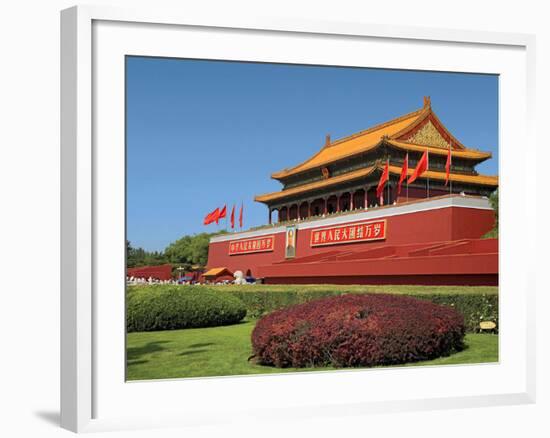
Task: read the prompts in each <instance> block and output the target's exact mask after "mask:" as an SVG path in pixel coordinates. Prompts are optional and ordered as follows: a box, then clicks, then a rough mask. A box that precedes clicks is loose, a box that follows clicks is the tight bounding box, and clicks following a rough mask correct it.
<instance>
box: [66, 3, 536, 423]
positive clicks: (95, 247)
mask: <svg viewBox="0 0 550 438" xmlns="http://www.w3.org/2000/svg"><path fill="white" fill-rule="evenodd" d="M186 39H187V40H186ZM182 41H192V42H193V44H192V45H191V44H190V45H189V47H188V46H186V45H185V44H182ZM220 41H226V42H227V44H220ZM534 46H535V39H534V36H531V35H523V34H522V35H519V34H506V33H490V32H482V31H479V32H478V31H460V30H450V29H425V28H417V27H401V26H387V25H383V24H380V25H372V24H365V23H360V22H357V23H342V22H318V21H312V20H305V19H296V18H288V19H286V18H285V19H283V18H274V17H264V18H258V17H246V16H243V15H242V14H235V15H233V16H223V17H219V16H216V15H215V14H212V15H209V16H200V15H194V13H193V12H192V11H186V12H185V13H182V12H181V11H162V10H156V9H150V10H127V9H117V8H109V7H103V6H101V7H95V6H85V7H82V6H78V7H73V8H70V9H67V10H64V11H62V13H61V121H62V126H61V150H62V154H61V172H62V174H61V251H62V256H61V265H62V271H61V425H62V427H64V428H66V429H69V430H72V431H76V432H82V431H101V430H112V429H120V428H123V429H126V428H148V427H162V426H185V425H190V424H208V423H212V422H213V421H214V420H213V418H215V421H216V422H223V421H229V419H231V421H233V422H234V421H240V420H242V421H245V420H246V419H247V418H250V417H251V416H252V417H254V418H256V419H258V418H260V419H261V418H274V416H279V417H280V416H281V415H283V416H288V417H292V418H306V417H311V416H312V415H313V416H315V415H319V416H327V415H342V414H344V413H345V414H347V415H349V414H355V415H361V414H362V413H365V412H395V411H403V410H413V409H441V408H456V407H475V406H488V405H503V404H520V403H532V402H534V400H535V347H534V346H535V340H534V324H535V320H534V316H535V311H534V287H533V285H534V278H535V275H534V274H535V273H534V272H533V268H532V266H535V264H534V263H530V261H532V260H531V259H532V258H534V257H535V255H534V254H535V253H534V252H532V251H530V249H532V248H534V246H535V243H534V238H535V237H534V236H535V235H536V233H535V231H534V230H535V222H536V221H535V213H534V211H533V209H528V208H522V206H523V205H524V203H525V205H527V203H530V204H531V205H534V199H535V197H536V189H534V190H529V191H527V192H524V191H523V189H522V188H523V187H524V184H528V185H529V186H530V187H536V184H535V179H536V175H535V174H534V171H533V170H532V169H530V170H529V169H528V163H527V161H526V160H525V158H524V157H526V156H528V157H529V162H532V161H533V160H534V159H535V157H536V147H535V140H534V136H533V128H532V124H533V119H534V114H533V111H534ZM266 47H269V50H268V51H266ZM321 48H322V50H321ZM405 48H406V50H405ZM291 49H292V50H291ZM348 49H349V50H348ZM356 49H361V50H358V51H356V52H355V53H362V54H361V55H355V56H357V58H356V59H355V60H354V61H352V59H353V58H351V57H352V56H354V52H353V50H356ZM185 50H187V52H185ZM300 50H301V51H302V52H300ZM390 50H391V52H392V53H391V54H392V55H393V56H388V53H387V52H388V51H390ZM306 51H307V53H308V55H307V59H306V57H305V55H304V53H306ZM364 51H366V52H368V53H369V59H365V54H364ZM423 53H424V54H425V55H426V56H418V55H419V54H423ZM126 54H131V55H136V54H137V55H145V56H175V57H199V58H205V59H214V58H215V59H236V60H237V59H238V60H252V61H253V60H256V61H273V62H291V63H292V62H294V63H306V64H307V63H316V64H326V65H356V66H372V67H387V68H412V69H424V70H445V71H464V72H467V71H476V72H486V73H494V74H499V75H501V84H500V99H499V108H500V148H501V154H500V155H501V158H500V181H501V186H502V190H501V192H500V214H501V219H500V235H501V241H500V251H501V254H500V267H501V277H500V278H501V293H500V300H501V310H500V312H501V315H500V321H501V326H500V333H501V340H500V352H501V359H500V362H499V363H498V364H493V365H488V364H485V365H471V366H446V367H425V368H424V369H422V368H420V367H413V368H411V369H406V370H405V369H401V370H397V369H392V370H385V369H380V370H366V371H365V370H362V371H340V372H332V373H307V374H308V375H304V374H300V375H284V376H283V375H278V376H259V377H258V376H249V377H223V378H209V379H206V378H205V379H184V380H181V379H180V380H173V381H158V382H136V383H125V382H124V374H123V371H121V370H123V368H124V360H123V358H124V339H123V338H124V324H123V321H124V296H123V295H122V296H120V294H118V292H120V287H121V285H123V284H124V266H125V265H124V240H123V239H119V238H120V236H121V234H120V232H121V231H122V232H123V231H124V214H123V210H124V190H123V187H124V141H122V142H121V141H120V140H121V138H122V139H123V137H121V135H122V136H123V131H124V126H123V124H122V125H121V124H120V121H121V119H120V117H121V114H122V115H123V112H124V100H123V99H122V100H121V96H123V95H124V90H123V88H124V86H123V85H124V75H123V74H121V72H122V73H123V69H122V70H121V66H123V64H124V62H123V59H121V56H122V57H123V56H125V55H126ZM395 54H399V56H398V57H396V56H395ZM415 55H416V56H417V57H416V58H415ZM518 142H521V144H522V148H523V150H524V151H525V153H524V154H523V156H524V157H523V158H522V157H521V156H520V157H516V159H515V160H514V161H513V162H511V160H506V157H508V156H510V154H511V153H512V149H511V148H512V147H513V145H514V144H518ZM515 182H518V184H515ZM519 182H521V184H520V183H519ZM107 213H108V216H109V218H108V219H109V220H106V219H107V217H106V214H107ZM121 214H122V216H121ZM520 226H523V227H526V229H528V230H529V232H528V233H527V235H525V234H522V235H519V234H518V233H514V232H513V231H514V230H515V229H517V227H520ZM107 289H109V291H110V293H109V294H107V293H106V291H107ZM113 291H114V292H113ZM121 321H122V324H121ZM113 333H115V335H113ZM116 333H120V336H117V335H116ZM513 351H515V353H514V354H512V352H513ZM121 373H122V374H121ZM389 379H391V381H393V382H394V384H393V385H388V382H389ZM400 383H401V384H400ZM361 385H368V388H370V390H369V391H368V392H366V391H365V392H361V391H350V390H349V389H351V388H361ZM320 387H322V388H323V391H319V388H320ZM474 387H475V388H476V389H475V390H474ZM182 388H185V391H186V393H188V394H193V399H192V403H189V402H188V401H187V402H186V401H185V400H181V397H179V398H178V394H181V390H182ZM235 388H242V390H243V392H244V393H245V394H246V395H247V396H248V397H250V398H251V401H250V402H249V401H248V400H247V399H246V398H244V397H239V396H236V397H232V398H231V399H228V398H225V397H224V395H223V394H225V393H226V392H227V393H233V391H234V390H235ZM291 388H292V390H293V391H295V392H293V398H292V401H289V400H288V397H285V394H288V393H289V391H290V389H291ZM213 393H216V394H218V395H219V396H218V397H217V399H216V400H213V399H212V397H211V395H212V394H213ZM265 393H269V394H270V397H269V400H265V399H263V400H262V403H258V400H259V399H262V398H261V394H265ZM218 399H219V400H218ZM147 400H152V401H153V402H151V403H150V402H147ZM229 400H231V403H228V402H229ZM228 406H230V409H228V408H227V407H228ZM207 407H208V412H207V410H206V408H207ZM144 413H147V415H144ZM214 414H215V415H214Z"/></svg>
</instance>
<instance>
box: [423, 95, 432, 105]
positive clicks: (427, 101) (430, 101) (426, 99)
mask: <svg viewBox="0 0 550 438" xmlns="http://www.w3.org/2000/svg"><path fill="white" fill-rule="evenodd" d="M431 107H432V99H431V98H430V96H424V108H431Z"/></svg>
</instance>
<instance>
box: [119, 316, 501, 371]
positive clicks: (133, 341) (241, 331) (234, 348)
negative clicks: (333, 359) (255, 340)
mask: <svg viewBox="0 0 550 438" xmlns="http://www.w3.org/2000/svg"><path fill="white" fill-rule="evenodd" d="M254 324H255V321H245V322H242V323H240V324H235V325H231V326H224V327H211V328H201V329H186V330H170V331H159V332H140V333H129V334H128V335H127V336H128V337H127V352H128V370H127V373H128V375H127V378H128V380H147V379H169V378H178V377H205V376H229V375H243V374H265V373H284V372H296V371H312V370H315V371H319V370H328V369H332V368H328V367H327V368H285V369H280V368H273V367H267V366H261V365H256V364H254V363H252V362H249V361H248V360H247V359H248V357H249V356H250V355H251V354H252V353H251V346H250V333H251V332H252V329H253V328H254ZM466 345H467V348H466V349H465V350H464V351H461V352H460V353H456V354H453V355H451V356H448V357H443V358H439V359H435V360H430V361H424V362H417V363H416V364H411V365H449V364H468V363H485V362H497V361H498V336H496V335H491V334H467V335H466Z"/></svg>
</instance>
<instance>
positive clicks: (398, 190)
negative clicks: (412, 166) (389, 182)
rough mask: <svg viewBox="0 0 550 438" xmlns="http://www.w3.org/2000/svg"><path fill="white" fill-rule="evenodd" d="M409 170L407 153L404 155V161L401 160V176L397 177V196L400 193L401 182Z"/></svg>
mask: <svg viewBox="0 0 550 438" xmlns="http://www.w3.org/2000/svg"><path fill="white" fill-rule="evenodd" d="M408 171H409V153H408V152H407V155H405V161H403V167H402V168H401V176H400V177H399V183H398V184H397V196H399V195H400V193H401V184H403V181H405V180H406V179H407V172H408Z"/></svg>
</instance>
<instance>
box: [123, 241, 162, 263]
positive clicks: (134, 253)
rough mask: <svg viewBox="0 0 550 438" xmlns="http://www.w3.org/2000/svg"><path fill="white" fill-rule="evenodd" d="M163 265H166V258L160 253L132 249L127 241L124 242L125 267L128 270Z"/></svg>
mask: <svg viewBox="0 0 550 438" xmlns="http://www.w3.org/2000/svg"><path fill="white" fill-rule="evenodd" d="M164 263H166V257H165V255H164V254H163V253H162V252H159V251H151V252H149V251H145V250H144V249H143V248H134V247H132V244H131V243H130V241H129V240H127V241H126V265H127V267H128V268H135V267H138V266H151V265H162V264H164Z"/></svg>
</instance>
